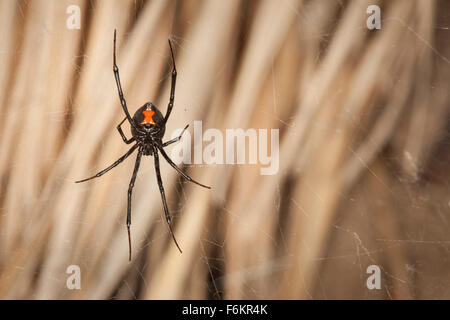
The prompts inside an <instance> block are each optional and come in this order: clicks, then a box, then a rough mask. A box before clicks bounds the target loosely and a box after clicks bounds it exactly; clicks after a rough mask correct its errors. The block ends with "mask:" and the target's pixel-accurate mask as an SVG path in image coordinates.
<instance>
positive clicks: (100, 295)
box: [0, 0, 450, 299]
mask: <svg viewBox="0 0 450 320" xmlns="http://www.w3.org/2000/svg"><path fill="white" fill-rule="evenodd" d="M371 4H378V5H379V6H380V7H381V17H382V25H381V29H380V30H368V29H367V27H366V19H367V18H368V16H369V15H368V14H367V12H366V9H367V7H368V6H369V5H371ZM69 5H77V6H79V8H80V17H81V24H80V29H73V30H70V29H68V28H67V27H66V21H67V19H68V18H69V16H70V14H68V13H67V12H66V10H67V7H68V6H69ZM115 28H116V29H117V59H118V61H117V62H118V65H119V68H120V72H121V80H122V87H123V90H124V93H125V98H126V100H127V103H128V107H129V110H130V113H131V114H134V112H135V111H136V110H137V108H138V107H140V106H142V105H143V104H144V103H145V102H147V101H152V102H153V103H155V104H156V105H157V106H158V107H159V108H160V110H161V111H162V112H165V110H166V106H167V103H168V99H169V88H170V72H171V67H172V62H171V59H170V51H169V46H168V43H167V39H171V40H172V42H173V44H174V51H175V59H176V64H177V69H178V82H177V89H176V95H175V107H174V110H173V112H172V114H171V118H170V120H169V122H168V125H167V134H166V140H168V139H170V133H171V132H172V131H173V130H175V129H177V128H183V127H184V126H185V125H186V124H189V125H190V127H189V129H188V130H189V132H190V133H191V136H192V135H193V123H194V121H202V125H203V130H206V129H209V128H215V129H218V130H220V131H221V132H223V134H225V130H226V129H230V128H243V129H255V130H258V129H279V134H280V140H279V170H278V172H277V173H276V174H275V175H261V174H260V168H261V167H262V165H260V164H245V165H233V164H211V165H208V164H205V163H202V164H190V165H184V166H183V170H185V171H186V172H187V173H188V174H190V175H191V176H192V177H193V178H194V179H196V180H198V181H200V182H203V183H205V184H208V185H211V186H212V189H211V190H206V189H203V188H200V187H198V186H197V185H194V184H191V183H187V182H186V181H185V180H182V178H180V177H179V176H178V175H177V173H176V172H175V170H173V169H172V168H171V167H170V166H169V165H168V164H167V163H165V162H164V161H162V163H161V171H162V178H163V182H164V186H165V188H166V194H167V197H168V204H169V208H170V211H171V214H172V216H173V222H174V231H175V234H176V236H177V240H178V242H179V243H180V246H181V247H182V249H183V253H182V254H180V253H179V252H178V250H177V248H176V247H175V245H174V244H173V242H172V238H171V236H170V234H169V232H168V229H167V226H166V223H165V220H164V218H163V208H162V203H161V198H160V194H159V191H158V187H157V183H156V177H155V172H154V165H153V159H152V158H151V157H144V158H143V159H142V163H141V169H140V172H139V175H138V178H137V181H136V185H135V188H134V192H133V216H132V226H131V231H132V245H133V257H132V261H131V262H129V261H128V242H127V232H126V226H125V218H126V203H127V190H128V184H129V181H130V178H131V174H132V171H133V166H134V159H135V156H134V155H133V156H131V157H130V158H129V159H127V160H126V161H125V162H124V163H122V164H120V165H119V166H118V167H116V168H115V169H114V170H112V171H110V172H109V173H107V174H106V175H104V176H102V177H101V178H99V179H95V180H91V181H89V182H85V183H82V184H75V183H74V181H75V180H79V179H82V178H86V177H89V176H91V175H93V174H95V173H96V172H98V171H100V170H101V169H103V168H105V167H107V166H108V165H109V164H111V163H112V162H114V161H115V160H116V159H118V158H119V157H120V156H121V155H123V154H124V153H125V152H126V151H127V150H128V149H129V146H127V145H125V144H124V143H123V141H122V139H121V138H120V135H119V134H118V132H117V130H116V126H117V124H118V123H119V122H120V121H121V120H122V119H123V117H124V114H123V111H122V108H121V106H120V102H119V99H118V95H117V89H116V84H115V81H114V76H113V72H112V53H113V33H114V29H115ZM449 28H450V2H449V1H444V0H442V1H434V0H427V1H425V0H415V1H413V0H391V1H376V0H370V1H368V0H367V1H366V0H353V1H344V0H339V1H338V0H320V1H317V0H314V1H312V0H282V1H275V0H261V1H245V0H241V1H239V0H230V1H219V0H210V1H194V0H192V1H162V0H151V1H142V0H136V1H106V0H97V1H81V0H70V1H69V0H61V1H56V0H53V1H44V0H32V1H25V0H22V1H13V0H1V1H0V30H1V32H0V43H1V46H0V66H1V67H0V179H1V180H0V298H1V299H6V298H9V299H17V298H26V299H182V298H185V299H186V298H188V299H194V298H195V299H269V298H270V299H284V298H285V299H336V298H342V299H424V298H432V299H448V298H450V193H449V186H450V162H449V158H450V134H449V128H450V125H449V124H450V121H449V109H450V108H449V103H450V91H449V84H450V29H449ZM124 130H125V134H126V135H127V136H128V137H130V129H129V124H126V123H125V124H124ZM205 145H206V142H204V144H203V146H205ZM172 148H173V146H170V147H167V150H168V153H169V155H170V154H171V153H170V152H171V150H172ZM247 151H248V150H247ZM70 265H77V266H79V267H80V270H81V289H80V290H76V289H75V290H69V289H68V288H67V287H66V280H67V278H68V277H69V274H67V273H66V270H67V268H68V266H70ZM370 265H377V266H379V267H380V270H381V288H380V289H374V290H369V289H368V288H367V286H366V280H367V278H368V277H369V276H370V274H368V273H367V272H366V269H367V267H369V266H370Z"/></svg>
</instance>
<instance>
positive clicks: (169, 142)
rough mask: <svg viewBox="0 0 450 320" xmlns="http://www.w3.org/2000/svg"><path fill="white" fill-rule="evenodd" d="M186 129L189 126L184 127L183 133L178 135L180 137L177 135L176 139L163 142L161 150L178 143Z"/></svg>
mask: <svg viewBox="0 0 450 320" xmlns="http://www.w3.org/2000/svg"><path fill="white" fill-rule="evenodd" d="M188 127H189V125H187V126H186V127H184V129H183V131H182V132H181V133H180V135H179V136H178V137H176V138H173V139H172V140H169V141H167V142H164V143H163V144H162V146H163V148H164V147H167V146H168V145H169V144H172V143H174V142H177V141H180V139H181V136H182V135H183V133H184V132H185V131H186V129H187V128H188Z"/></svg>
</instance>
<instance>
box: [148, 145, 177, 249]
mask: <svg viewBox="0 0 450 320" xmlns="http://www.w3.org/2000/svg"><path fill="white" fill-rule="evenodd" d="M153 156H154V157H155V171H156V179H157V180H158V186H159V193H160V194H161V199H162V202H163V207H164V213H165V215H166V221H167V225H168V227H169V231H170V234H171V235H172V238H173V241H174V242H175V244H176V246H177V247H178V250H180V253H183V251H181V249H180V246H179V245H178V242H177V239H175V235H174V234H173V230H172V222H171V219H170V214H169V208H168V207H167V201H166V194H165V192H164V187H163V183H162V179H161V172H160V171H159V156H158V150H157V149H156V148H154V149H153Z"/></svg>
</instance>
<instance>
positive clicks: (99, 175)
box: [75, 144, 138, 183]
mask: <svg viewBox="0 0 450 320" xmlns="http://www.w3.org/2000/svg"><path fill="white" fill-rule="evenodd" d="M137 147H138V145H137V144H135V145H134V146H132V147H131V149H130V150H128V151H127V153H125V154H124V155H123V156H121V157H120V158H119V159H118V160H117V161H116V162H114V163H113V164H112V165H110V166H109V167H108V168H106V169H103V170H102V171H100V172H99V173H97V174H96V175H95V176H92V177H90V178H86V179H83V180H78V181H75V183H80V182H85V181H88V180H91V179H94V178H98V177H101V176H102V175H104V174H105V173H107V172H108V171H109V170H111V169H113V168H114V167H116V166H117V165H118V164H119V163H121V162H122V161H123V160H125V159H126V158H128V156H129V155H130V154H132V153H133V151H134V150H135V149H136V148H137Z"/></svg>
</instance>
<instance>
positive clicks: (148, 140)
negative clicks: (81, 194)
mask: <svg viewBox="0 0 450 320" xmlns="http://www.w3.org/2000/svg"><path fill="white" fill-rule="evenodd" d="M168 41H169V47H170V53H171V55H172V62H173V70H172V84H171V87H170V100H169V105H168V106H167V111H166V115H165V116H164V117H163V115H162V113H161V112H160V111H159V110H158V108H157V107H156V106H155V105H154V104H153V103H151V102H147V103H146V104H144V105H143V106H142V107H140V108H139V109H138V110H137V111H136V113H135V114H134V116H133V118H131V116H130V113H129V112H128V108H127V103H126V102H125V99H124V97H123V92H122V87H121V85H120V77H119V68H118V67H117V65H116V30H114V53H113V71H114V76H115V78H116V84H117V90H118V91H119V98H120V103H121V104H122V108H123V111H124V112H125V115H126V117H125V118H124V119H123V120H122V122H120V123H119V125H118V126H117V130H118V131H119V133H120V136H121V137H122V139H123V141H124V142H125V143H126V144H130V143H132V142H136V143H135V144H134V145H133V146H132V147H131V149H130V150H128V151H127V153H125V154H124V155H123V156H122V157H120V158H119V159H118V160H117V161H116V162H114V163H113V164H112V165H110V166H109V167H108V168H106V169H104V170H102V171H100V172H99V173H97V174H96V175H95V176H92V177H90V178H87V179H83V180H79V181H75V183H79V182H84V181H88V180H91V179H94V178H98V177H100V176H102V175H104V174H105V173H106V172H108V171H109V170H111V169H113V168H114V167H116V166H117V165H118V164H119V163H121V162H122V161H124V160H125V159H126V158H128V156H129V155H131V154H132V153H133V151H134V150H136V149H138V154H137V157H136V163H135V165H134V171H133V175H132V176H131V181H130V186H129V188H128V209H127V230H128V248H129V260H130V261H131V236H130V225H131V194H132V192H133V187H134V182H135V180H136V176H137V173H138V170H139V164H140V162H141V157H142V155H144V156H153V157H154V159H155V171H156V178H157V180H158V186H159V192H160V193H161V199H162V203H163V207H164V213H165V216H166V221H167V225H168V226H169V231H170V233H171V234H172V238H173V241H174V242H175V244H176V246H177V247H178V250H180V252H182V251H181V249H180V246H179V245H178V242H177V240H176V239H175V235H174V234H173V231H172V226H171V220H170V214H169V209H168V207H167V201H166V196H165V192H164V187H163V183H162V179H161V173H160V171H159V156H158V151H159V152H161V154H162V156H163V157H164V159H166V161H167V162H168V163H169V164H170V165H171V166H172V167H173V168H174V169H175V170H176V171H177V172H178V173H179V174H180V175H182V176H183V178H185V179H186V180H188V181H190V182H193V183H196V184H198V185H199V186H202V187H204V188H207V189H211V187H208V186H205V185H203V184H201V183H199V182H197V181H195V180H194V179H192V178H191V177H189V176H188V175H187V174H186V173H184V172H183V171H181V170H180V169H179V168H178V167H177V165H176V164H175V163H174V162H173V161H172V160H171V159H170V158H169V156H168V155H167V153H166V152H165V151H164V149H163V148H164V147H166V146H168V145H169V144H172V143H174V142H177V141H179V140H180V139H181V136H182V135H183V133H184V131H185V130H186V129H187V127H188V126H189V125H187V126H186V127H185V128H184V129H183V131H182V132H181V134H180V135H179V136H178V137H176V138H174V139H172V140H169V141H167V142H164V143H163V142H162V138H163V136H164V132H165V130H166V122H167V120H168V119H169V115H170V112H171V111H172V108H173V102H174V99H175V83H176V80H177V69H176V67H175V58H174V56H173V49H172V44H171V43H170V40H168ZM127 119H128V122H129V123H130V125H131V134H132V135H133V136H132V137H131V138H130V139H127V137H126V136H125V134H124V133H123V131H122V128H121V125H122V124H123V123H124V121H125V120H127Z"/></svg>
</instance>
